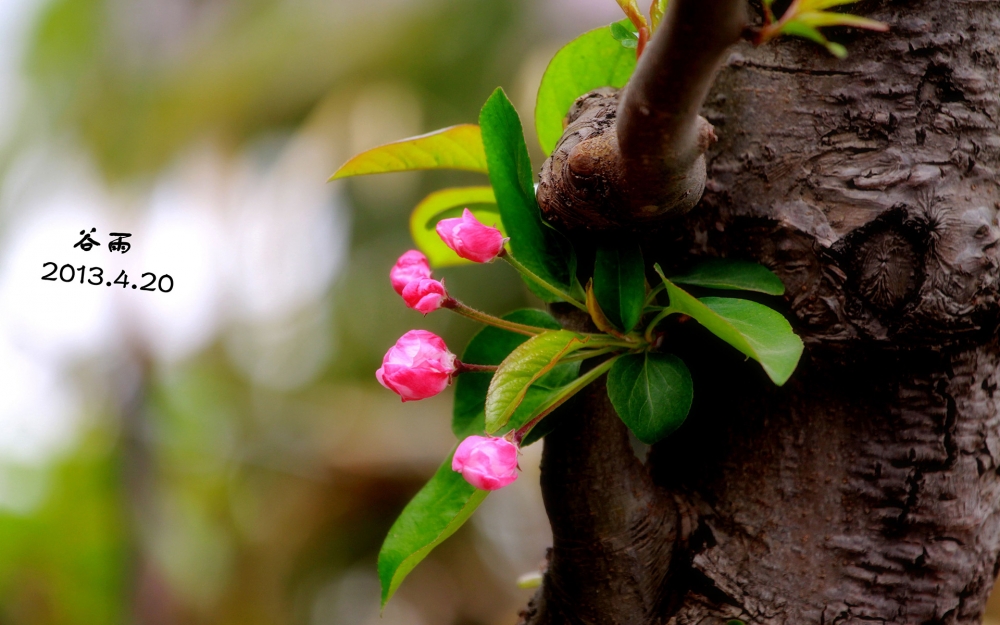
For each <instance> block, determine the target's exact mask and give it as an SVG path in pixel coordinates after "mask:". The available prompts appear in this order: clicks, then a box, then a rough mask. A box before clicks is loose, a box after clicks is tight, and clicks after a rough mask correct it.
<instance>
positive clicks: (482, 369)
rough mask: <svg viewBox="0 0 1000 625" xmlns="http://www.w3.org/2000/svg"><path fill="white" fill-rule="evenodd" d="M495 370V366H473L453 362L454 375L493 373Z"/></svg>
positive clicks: (467, 363) (459, 361) (469, 363)
mask: <svg viewBox="0 0 1000 625" xmlns="http://www.w3.org/2000/svg"><path fill="white" fill-rule="evenodd" d="M496 370H497V365H475V364H472V363H471V362H462V361H461V360H456V361H455V375H458V374H461V373H493V372H495V371H496Z"/></svg>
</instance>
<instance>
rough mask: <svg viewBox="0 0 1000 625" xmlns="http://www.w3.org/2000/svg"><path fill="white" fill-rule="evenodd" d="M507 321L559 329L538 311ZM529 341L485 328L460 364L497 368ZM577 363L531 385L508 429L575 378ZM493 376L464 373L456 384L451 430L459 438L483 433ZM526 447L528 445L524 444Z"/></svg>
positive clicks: (513, 314) (511, 316) (519, 312)
mask: <svg viewBox="0 0 1000 625" xmlns="http://www.w3.org/2000/svg"><path fill="white" fill-rule="evenodd" d="M503 318H504V319H505V320H507V321H513V322H515V323H523V324H526V325H533V326H537V327H541V328H548V329H550V330H559V329H560V326H559V323H558V322H557V321H556V320H555V319H553V318H552V316H551V315H549V314H548V313H546V312H543V311H541V310H531V309H523V310H515V311H514V312H511V313H507V314H506V315H504V316H503ZM526 340H528V337H526V336H524V335H522V334H514V333H513V332H509V331H507V330H502V329H500V328H494V327H490V326H487V327H485V328H483V329H482V330H480V331H479V332H478V333H477V334H476V336H474V337H473V338H472V340H471V341H469V344H468V346H467V347H466V348H465V352H464V353H463V354H462V362H465V363H472V364H477V365H499V364H500V363H501V362H503V360H504V358H506V357H507V356H508V355H510V353H511V352H512V351H514V349H515V348H516V347H518V346H519V345H521V344H522V343H524V342H525V341H526ZM579 371H580V362H579V361H577V362H567V363H562V364H560V365H558V366H556V367H554V368H553V369H552V370H551V371H550V372H549V373H547V374H546V375H544V376H542V377H541V378H539V379H538V381H537V382H535V383H534V384H532V385H531V387H530V388H529V389H528V391H527V393H526V394H525V396H524V400H523V401H522V402H521V405H520V406H518V408H517V410H516V411H515V412H514V414H513V416H512V417H511V420H510V423H509V424H508V425H510V426H511V427H520V426H522V425H524V424H525V423H527V421H528V420H529V419H530V418H531V416H532V415H533V414H534V413H535V411H536V410H537V409H538V408H539V406H542V405H543V404H544V403H546V402H547V401H548V400H549V398H550V396H551V395H552V394H553V392H554V391H556V390H557V389H558V388H560V387H562V386H563V385H565V384H568V383H570V382H572V381H573V380H574V379H576V377H577V375H578V374H579ZM492 379H493V374H492V373H486V372H467V373H463V374H462V375H460V376H459V377H458V380H457V381H456V382H455V407H454V410H453V411H452V421H451V429H452V431H453V432H454V433H455V436H457V437H458V438H459V439H462V438H465V437H466V436H471V435H473V434H477V435H482V434H484V433H485V432H486V410H485V405H486V393H487V391H488V390H489V387H490V380H492ZM525 444H528V443H527V442H526V443H525Z"/></svg>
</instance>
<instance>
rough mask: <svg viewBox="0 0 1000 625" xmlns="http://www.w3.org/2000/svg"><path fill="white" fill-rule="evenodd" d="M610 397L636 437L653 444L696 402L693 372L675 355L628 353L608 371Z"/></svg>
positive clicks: (680, 421)
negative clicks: (693, 401)
mask: <svg viewBox="0 0 1000 625" xmlns="http://www.w3.org/2000/svg"><path fill="white" fill-rule="evenodd" d="M608 398H610V399H611V405H612V406H614V407H615V411H616V412H617V413H618V416H619V417H621V420H622V421H623V422H624V423H625V425H627V426H628V428H629V429H630V430H632V433H633V434H635V436H636V438H638V439H639V440H640V441H642V442H644V443H647V444H650V445H652V444H653V443H655V442H657V441H659V440H660V439H662V438H664V437H665V436H667V435H668V434H670V433H671V432H673V431H674V430H676V429H677V428H679V427H680V426H681V424H682V423H684V419H686V418H687V415H688V412H689V411H690V410H691V401H692V400H693V399H694V386H693V383H692V382H691V372H689V371H688V368H687V365H685V364H684V361H682V360H681V359H680V358H678V357H677V356H674V355H673V354H658V353H654V352H645V353H642V354H628V355H626V356H622V357H621V358H619V359H618V361H617V362H615V364H614V365H612V367H611V371H609V372H608Z"/></svg>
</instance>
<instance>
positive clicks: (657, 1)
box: [649, 0, 667, 32]
mask: <svg viewBox="0 0 1000 625" xmlns="http://www.w3.org/2000/svg"><path fill="white" fill-rule="evenodd" d="M666 12H667V0H653V4H651V5H649V20H650V22H652V26H653V31H654V32H655V31H656V29H657V28H659V27H660V21H661V20H663V15H664V13H666Z"/></svg>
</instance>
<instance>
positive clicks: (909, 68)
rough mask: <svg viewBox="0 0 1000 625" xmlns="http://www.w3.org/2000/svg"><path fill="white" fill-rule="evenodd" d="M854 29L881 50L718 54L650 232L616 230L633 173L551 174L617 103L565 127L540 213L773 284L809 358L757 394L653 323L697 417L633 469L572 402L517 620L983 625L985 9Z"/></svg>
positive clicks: (994, 324) (990, 408)
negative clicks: (706, 127)
mask: <svg viewBox="0 0 1000 625" xmlns="http://www.w3.org/2000/svg"><path fill="white" fill-rule="evenodd" d="M852 10H853V11H854V12H857V13H861V14H864V15H867V16H869V17H873V18H875V19H879V20H882V21H884V22H886V23H888V24H889V25H890V26H891V28H892V30H891V32H890V33H888V34H870V33H857V32H853V31H845V32H842V33H836V34H834V37H835V38H836V39H838V40H840V41H842V42H844V43H846V44H847V47H848V50H849V51H850V56H849V57H848V58H847V59H845V60H837V59H834V58H832V57H829V56H827V55H826V54H825V53H824V52H823V51H822V50H821V49H820V48H818V47H816V46H813V45H811V44H808V43H804V42H800V41H797V40H788V39H783V40H779V41H778V42H775V43H772V44H768V45H766V46H763V47H760V48H753V47H752V46H750V45H749V44H739V45H737V46H735V47H733V48H731V49H730V50H729V51H728V53H727V58H726V61H725V66H724V68H723V70H722V71H721V73H720V74H719V76H718V78H717V80H716V82H715V85H714V87H713V88H712V91H711V92H710V93H709V95H708V97H707V99H706V101H705V104H704V106H703V107H702V109H701V115H702V116H703V117H704V118H706V119H707V120H708V121H709V122H711V124H712V125H713V126H714V128H715V134H716V135H717V136H718V142H717V143H715V144H714V145H712V146H711V147H709V149H708V152H707V155H706V157H707V169H706V171H707V178H706V183H705V188H706V191H705V194H704V196H703V198H702V200H701V201H700V203H699V204H698V205H697V206H696V207H695V208H694V209H693V210H691V211H690V212H689V213H687V214H686V215H685V216H683V217H680V218H673V219H671V220H666V221H663V222H661V223H659V224H658V225H657V226H656V227H653V225H651V224H652V222H650V221H648V220H643V219H639V220H633V221H631V222H630V221H629V220H628V219H620V218H618V217H617V216H616V215H617V213H615V211H618V210H625V209H622V206H623V205H624V204H621V203H619V204H616V203H615V201H614V200H615V197H614V186H615V184H616V183H615V181H614V179H613V175H622V176H627V175H628V171H627V170H625V171H624V172H621V171H618V173H617V174H614V172H613V175H612V176H611V178H609V179H605V180H603V181H602V180H601V179H600V176H599V175H598V176H597V177H596V178H581V177H580V176H579V175H576V174H574V173H573V172H571V171H569V169H570V168H567V167H562V165H564V164H565V162H566V159H567V156H568V154H569V152H570V151H571V150H572V147H573V146H575V145H577V144H579V143H580V142H581V141H583V140H593V139H594V138H595V137H597V136H600V135H602V134H603V133H607V132H611V131H613V130H614V128H615V124H614V117H615V115H616V111H617V110H618V99H619V95H618V94H616V93H614V92H610V91H606V90H605V91H603V92H601V93H597V94H592V95H591V96H589V97H588V98H584V99H582V100H581V101H579V103H578V105H577V106H576V107H575V108H574V111H572V112H571V115H570V118H569V122H570V123H569V125H568V130H567V134H566V135H565V136H564V139H563V146H562V147H561V148H559V149H557V151H556V153H555V154H554V156H553V158H552V159H551V160H550V161H549V162H547V163H546V165H545V166H544V167H543V171H542V182H541V187H540V191H539V198H540V202H541V204H542V208H543V211H546V213H547V216H548V217H549V218H550V219H552V220H553V221H557V222H560V223H562V224H563V225H564V226H567V227H569V228H570V229H572V230H574V231H575V236H576V240H577V243H578V245H579V246H580V247H582V248H585V247H586V245H588V244H589V243H591V242H593V240H595V239H598V238H600V237H603V236H606V234H605V231H606V229H608V228H618V229H619V230H622V229H624V230H626V231H627V230H629V229H631V235H630V236H636V237H639V238H640V239H641V240H642V241H643V246H644V247H643V249H644V251H645V252H646V255H647V260H648V261H652V260H658V261H659V262H661V263H662V264H663V265H664V268H665V269H668V273H669V271H670V270H680V269H683V268H685V267H688V266H690V265H691V264H692V263H693V262H695V261H696V260H697V259H699V258H704V257H716V256H726V257H733V258H744V259H753V260H757V261H759V262H761V263H763V264H765V265H767V266H768V267H770V268H771V269H772V270H774V271H775V272H776V273H777V274H778V275H779V276H780V277H781V278H782V280H783V281H784V282H785V285H786V287H787V293H786V296H785V301H784V304H783V305H784V309H783V310H784V311H785V312H786V313H787V315H788V317H789V319H790V320H791V321H792V323H793V326H795V328H796V330H797V331H798V332H799V333H800V335H801V336H802V337H803V339H804V341H805V342H806V353H805V355H804V357H803V360H802V362H801V364H800V366H799V369H798V370H797V371H796V373H795V374H794V375H793V376H792V379H791V380H790V381H789V382H788V383H787V384H786V385H785V386H784V387H782V388H775V387H774V386H773V385H772V384H770V382H768V381H767V379H766V377H765V376H764V375H763V373H762V372H761V371H760V370H759V367H757V366H756V364H755V363H753V362H745V361H744V360H743V359H742V357H739V355H738V354H736V352H735V351H733V350H732V349H731V348H728V347H727V346H725V345H724V344H722V343H721V342H719V341H718V340H716V339H714V337H712V336H710V335H708V334H707V333H706V332H704V331H703V330H701V329H700V328H699V327H698V326H697V325H696V324H695V323H694V322H691V321H687V322H677V321H675V322H673V324H672V325H668V326H667V337H666V341H665V345H666V347H665V349H671V350H672V351H675V352H676V353H678V354H679V355H680V356H681V357H682V358H684V360H685V361H686V362H687V363H688V365H689V367H690V368H691V370H692V374H693V377H694V382H695V403H694V407H693V409H692V412H691V414H690V416H689V417H688V420H687V422H686V423H685V425H684V426H683V427H682V428H681V429H680V430H678V431H677V432H676V433H674V434H672V435H671V436H670V437H668V438H667V439H666V440H664V441H663V442H661V443H658V444H657V445H655V446H653V448H652V449H651V450H650V451H649V454H648V457H647V456H646V454H645V453H639V454H635V453H633V447H632V446H631V445H630V444H629V442H628V437H627V432H626V431H625V429H624V426H622V425H621V423H620V421H618V420H617V419H616V418H615V415H614V412H613V409H612V408H611V406H610V404H609V403H608V401H607V399H606V395H605V393H604V389H603V387H602V386H596V385H595V386H594V388H592V389H590V390H589V395H588V396H587V398H586V401H585V402H581V403H580V404H578V405H580V406H582V407H581V408H580V409H579V410H578V413H577V414H576V415H574V416H575V418H574V419H567V420H565V421H564V422H563V424H562V425H561V426H560V427H559V428H558V429H557V430H555V431H554V432H553V433H551V434H550V435H549V436H548V437H547V438H546V441H545V451H544V456H543V461H542V489H543V495H544V499H545V505H546V509H547V512H548V514H549V517H550V521H551V523H552V529H553V536H554V542H553V549H552V552H551V554H550V558H549V567H548V570H547V572H546V575H545V579H544V581H543V584H542V586H541V588H540V589H539V591H538V593H537V595H536V596H535V598H534V599H533V600H532V601H531V603H530V604H529V605H528V607H527V608H526V609H525V610H524V612H523V613H522V619H521V622H522V623H524V624H526V625H548V624H553V625H554V624H570V623H573V624H575V623H581V624H582V623H588V624H604V623H608V624H611V623H614V624H636V625H640V624H642V625H645V624H659V623H664V624H677V625H681V624H689V623H690V624H693V623H703V624H714V623H726V622H727V621H728V620H729V619H740V620H742V621H744V622H746V623H767V624H776V625H777V624H788V625H793V624H794V625H803V624H809V623H820V624H823V625H832V624H861V623H883V624H887V623H899V624H945V623H948V624H952V623H978V622H979V621H980V619H981V616H982V612H983V609H984V605H985V602H986V599H987V596H988V593H989V592H990V589H991V587H992V584H993V581H994V579H995V578H996V575H997V572H998V568H1000V560H998V554H1000V405H998V404H1000V394H998V393H997V388H998V372H997V368H998V365H1000V342H998V339H997V328H998V320H1000V305H998V283H997V279H998V268H1000V250H998V246H997V242H998V240H1000V227H998V223H997V213H998V208H1000V204H998V200H1000V197H998V188H997V168H998V167H1000V132H998V129H997V123H998V121H1000V56H998V55H1000V2H997V1H995V0H990V1H986V0H949V1H947V2H941V1H940V0H935V1H931V0H906V1H904V0H898V1H888V0H878V1H875V0H873V1H869V2H861V3H859V4H857V5H854V6H853V7H852ZM603 141H604V143H605V144H606V145H605V146H604V147H603V148H602V149H605V150H609V151H611V152H613V151H614V150H615V149H617V148H616V145H615V143H616V139H615V138H614V137H613V136H609V137H605V139H603ZM560 159H562V165H561V164H560ZM599 169H600V168H599V167H591V169H590V170H588V171H590V172H593V171H598V170H599ZM577 173H579V172H577ZM573 178H575V182H574V180H572V179H573ZM581 180H582V182H583V191H584V192H580V190H579V189H575V188H573V185H574V184H576V185H579V184H580V183H581ZM602 185H603V187H602ZM546 189H547V190H546ZM605 189H611V191H607V192H606V191H605ZM588 194H589V195H588ZM602 194H606V196H607V197H606V198H605V199H608V198H610V200H609V201H602V199H601V197H602ZM553 198H555V199H553ZM577 208H579V210H580V212H581V213H587V215H588V216H587V217H586V218H580V217H579V215H575V214H574V211H576V209H577ZM588 211H589V212H588ZM602 214H603V215H605V216H606V219H604V220H603V221H602V220H601V218H600V216H601V215H602ZM762 301H764V300H762ZM769 303H771V304H772V305H778V306H781V305H782V304H781V303H780V302H775V301H773V300H772V301H770V302H769Z"/></svg>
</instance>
